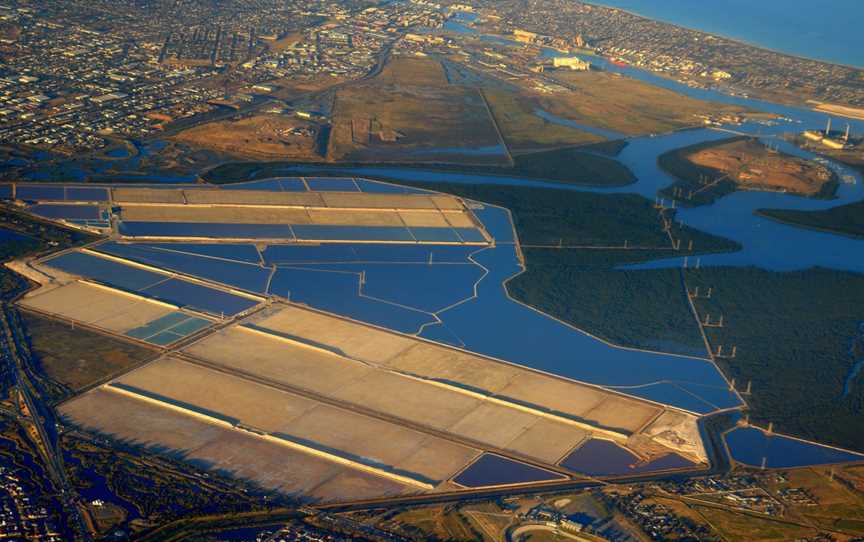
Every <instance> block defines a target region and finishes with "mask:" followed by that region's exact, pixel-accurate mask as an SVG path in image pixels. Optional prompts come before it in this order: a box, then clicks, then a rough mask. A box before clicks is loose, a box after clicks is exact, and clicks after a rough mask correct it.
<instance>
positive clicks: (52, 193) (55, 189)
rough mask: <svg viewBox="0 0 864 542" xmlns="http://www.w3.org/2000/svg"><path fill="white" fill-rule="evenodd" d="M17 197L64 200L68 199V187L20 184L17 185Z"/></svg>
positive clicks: (34, 199) (33, 199)
mask: <svg viewBox="0 0 864 542" xmlns="http://www.w3.org/2000/svg"><path fill="white" fill-rule="evenodd" d="M15 198H16V199H21V200H32V201H36V200H53V201H63V200H65V199H66V187H64V186H62V185H57V186H45V185H31V184H19V185H17V186H16V187H15Z"/></svg>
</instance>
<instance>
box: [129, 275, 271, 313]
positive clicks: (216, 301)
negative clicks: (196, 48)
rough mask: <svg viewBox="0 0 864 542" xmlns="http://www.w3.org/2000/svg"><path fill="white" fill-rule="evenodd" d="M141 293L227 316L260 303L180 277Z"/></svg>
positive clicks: (201, 310) (174, 303) (182, 305)
mask: <svg viewBox="0 0 864 542" xmlns="http://www.w3.org/2000/svg"><path fill="white" fill-rule="evenodd" d="M140 294H141V295H145V296H147V297H152V298H154V299H159V300H161V301H164V302H166V303H171V304H173V305H178V306H181V307H188V308H190V309H193V310H197V311H200V312H205V313H209V314H212V315H214V316H225V317H229V316H235V315H237V314H238V313H241V312H243V311H246V310H249V309H251V308H252V307H254V306H255V305H257V304H258V303H259V302H258V301H257V300H254V299H249V298H246V297H241V296H238V295H234V294H231V293H228V292H223V291H222V290H216V289H214V288H209V287H207V286H201V285H199V284H194V283H191V282H187V281H184V280H180V279H168V280H166V281H165V282H160V283H159V284H156V285H154V286H151V287H149V288H146V289H144V290H142V291H141V292H140Z"/></svg>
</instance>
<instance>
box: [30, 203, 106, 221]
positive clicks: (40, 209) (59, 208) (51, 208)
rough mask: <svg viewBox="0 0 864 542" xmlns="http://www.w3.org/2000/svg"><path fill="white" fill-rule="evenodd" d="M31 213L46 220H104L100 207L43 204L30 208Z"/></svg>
mask: <svg viewBox="0 0 864 542" xmlns="http://www.w3.org/2000/svg"><path fill="white" fill-rule="evenodd" d="M27 210H28V211H30V212H31V213H33V214H35V215H39V216H42V217H45V218H56V219H70V220H102V219H103V218H102V214H101V213H100V212H99V206H98V205H64V204H51V203H41V204H36V205H32V206H30V207H29V208H28V209H27Z"/></svg>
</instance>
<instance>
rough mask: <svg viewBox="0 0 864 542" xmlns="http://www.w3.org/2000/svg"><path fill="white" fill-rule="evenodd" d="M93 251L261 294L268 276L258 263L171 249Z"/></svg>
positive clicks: (135, 246) (106, 247)
mask: <svg viewBox="0 0 864 542" xmlns="http://www.w3.org/2000/svg"><path fill="white" fill-rule="evenodd" d="M239 246H241V247H248V248H251V249H252V251H253V252H255V254H256V257H257V252H256V251H255V247H254V246H252V245H239ZM96 250H98V251H99V252H103V253H106V254H111V255H114V256H118V257H120V258H124V259H127V260H132V261H135V262H139V263H142V264H145V265H151V266H154V267H158V268H160V269H166V270H170V271H175V272H177V273H183V274H184V275H190V276H193V277H199V278H202V279H206V280H210V281H213V282H220V283H222V284H226V285H229V286H233V287H235V288H239V289H241V290H247V291H250V292H256V293H264V291H265V290H266V288H267V282H268V279H269V277H270V270H269V269H265V268H263V267H261V266H259V265H258V264H257V263H255V264H253V263H247V262H242V261H231V260H226V259H224V258H222V257H210V256H204V255H200V254H194V253H188V252H178V251H174V250H160V249H158V248H153V247H151V246H148V245H138V244H123V243H105V244H103V245H100V246H98V247H96ZM241 255H242V254H241Z"/></svg>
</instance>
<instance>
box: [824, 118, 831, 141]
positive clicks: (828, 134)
mask: <svg viewBox="0 0 864 542" xmlns="http://www.w3.org/2000/svg"><path fill="white" fill-rule="evenodd" d="M825 137H831V117H828V125H827V126H826V127H825Z"/></svg>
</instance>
